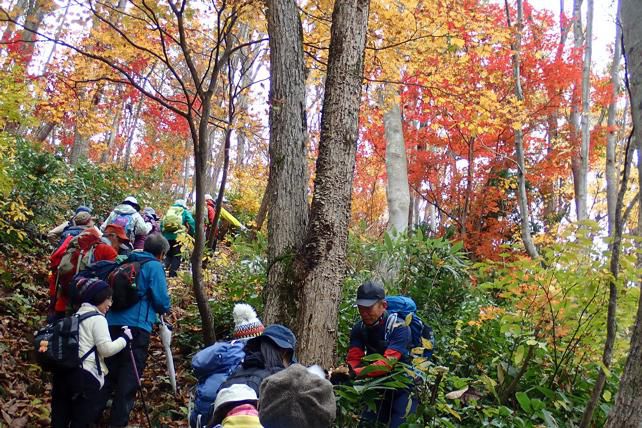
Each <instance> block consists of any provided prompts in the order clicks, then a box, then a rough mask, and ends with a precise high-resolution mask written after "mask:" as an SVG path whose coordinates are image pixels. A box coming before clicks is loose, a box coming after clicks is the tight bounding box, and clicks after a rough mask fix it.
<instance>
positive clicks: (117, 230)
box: [103, 224, 131, 256]
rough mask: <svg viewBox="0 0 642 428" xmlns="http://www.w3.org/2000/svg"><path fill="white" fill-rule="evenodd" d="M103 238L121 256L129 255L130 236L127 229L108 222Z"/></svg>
mask: <svg viewBox="0 0 642 428" xmlns="http://www.w3.org/2000/svg"><path fill="white" fill-rule="evenodd" d="M103 240H104V241H105V242H107V243H109V245H110V246H111V247H112V248H113V249H114V251H116V253H117V254H118V255H119V256H127V255H128V254H129V253H130V252H131V247H130V242H129V238H128V237H127V235H126V234H125V229H124V228H123V227H122V226H120V225H118V224H108V225H107V227H105V233H104V235H103Z"/></svg>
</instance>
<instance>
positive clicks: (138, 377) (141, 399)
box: [127, 344, 152, 428]
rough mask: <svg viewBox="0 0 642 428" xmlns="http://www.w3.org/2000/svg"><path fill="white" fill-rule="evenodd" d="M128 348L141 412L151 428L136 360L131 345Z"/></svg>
mask: <svg viewBox="0 0 642 428" xmlns="http://www.w3.org/2000/svg"><path fill="white" fill-rule="evenodd" d="M127 346H128V347H129V357H130V358H131V360H132V367H133V368H134V376H136V381H137V382H138V390H139V391H140V401H142V402H143V411H144V412H145V417H146V418H147V425H148V426H149V428H152V422H151V420H150V419H149V412H148V411H147V404H145V395H144V394H143V384H142V383H141V381H140V376H138V368H137V367H136V360H135V359H134V351H133V350H132V347H131V344H128V345H127Z"/></svg>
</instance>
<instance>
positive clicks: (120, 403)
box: [101, 326, 149, 427]
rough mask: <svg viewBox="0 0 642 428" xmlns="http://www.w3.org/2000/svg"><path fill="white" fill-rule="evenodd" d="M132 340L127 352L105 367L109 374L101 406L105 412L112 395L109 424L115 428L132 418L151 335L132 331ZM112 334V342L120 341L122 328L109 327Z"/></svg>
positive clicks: (140, 331) (111, 359)
mask: <svg viewBox="0 0 642 428" xmlns="http://www.w3.org/2000/svg"><path fill="white" fill-rule="evenodd" d="M130 329H131V332H132V336H133V339H132V341H131V342H130V343H129V345H127V347H126V348H125V349H123V350H122V351H120V352H119V353H118V354H116V355H114V356H112V357H110V358H107V359H106V360H105V363H106V364H107V368H108V369H109V373H108V374H107V376H106V377H105V386H104V387H103V388H102V390H101V404H102V407H101V408H104V407H105V405H106V403H107V400H109V398H110V397H111V396H112V394H113V400H112V405H111V413H110V417H109V424H110V425H111V426H115V427H124V426H127V423H128V422H129V414H130V413H131V411H132V409H133V408H134V399H135V398H136V392H137V391H138V378H140V377H141V376H142V375H143V370H144V369H145V363H146V361H147V351H148V349H149V333H148V332H147V331H145V330H142V329H140V328H136V327H130ZM109 333H110V334H111V338H112V340H115V339H116V338H118V337H120V336H121V334H122V329H121V327H120V326H110V327H109ZM130 346H131V352H132V353H133V354H134V360H135V361H136V368H137V369H138V373H137V374H138V376H136V373H135V372H134V367H133V366H132V361H131V354H130Z"/></svg>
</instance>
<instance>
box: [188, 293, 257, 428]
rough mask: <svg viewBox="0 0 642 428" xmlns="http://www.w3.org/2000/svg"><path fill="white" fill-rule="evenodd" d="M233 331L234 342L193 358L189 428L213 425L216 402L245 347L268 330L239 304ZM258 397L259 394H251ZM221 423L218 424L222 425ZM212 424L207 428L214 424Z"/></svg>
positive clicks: (211, 346)
mask: <svg viewBox="0 0 642 428" xmlns="http://www.w3.org/2000/svg"><path fill="white" fill-rule="evenodd" d="M232 317H233V318H234V330H233V332H232V341H231V342H228V341H219V342H216V343H215V344H213V345H210V346H208V347H207V348H205V349H203V350H201V351H199V352H197V353H196V355H194V358H192V368H193V369H194V374H195V375H196V377H197V378H198V384H197V385H196V393H195V397H194V408H193V410H192V412H191V414H190V426H191V427H192V428H197V427H198V428H200V427H201V426H205V424H206V423H207V422H208V421H210V419H211V417H212V411H213V407H212V405H213V404H214V400H216V399H217V397H218V395H217V393H218V391H219V388H220V386H221V384H222V383H223V382H225V380H227V378H228V377H229V376H230V375H231V374H232V373H234V372H235V371H236V369H237V368H238V367H239V366H240V364H241V362H242V361H243V358H244V357H245V352H244V350H243V349H244V347H245V343H246V342H247V341H248V340H249V339H251V338H254V337H258V336H260V335H261V334H262V333H263V331H264V330H265V327H264V326H263V323H261V320H259V318H258V317H257V316H256V312H255V311H254V308H252V306H250V305H248V304H246V303H237V304H235V305H234V310H233V311H232ZM252 392H253V393H254V396H255V397H256V392H254V390H252ZM219 422H220V419H219V420H217V422H215V423H219ZM215 423H214V422H210V423H209V424H207V426H211V425H213V424H215Z"/></svg>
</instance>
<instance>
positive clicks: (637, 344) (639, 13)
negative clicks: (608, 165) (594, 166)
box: [606, 0, 642, 428]
mask: <svg viewBox="0 0 642 428" xmlns="http://www.w3.org/2000/svg"><path fill="white" fill-rule="evenodd" d="M621 8H622V9H621V15H620V16H621V21H622V34H623V39H624V49H623V53H624V57H625V60H626V69H627V75H628V79H629V81H628V89H629V96H630V98H631V115H632V117H633V129H634V135H633V138H634V140H635V141H636V143H637V153H638V159H637V166H638V180H639V181H640V184H642V179H640V177H642V175H640V174H642V26H640V20H642V8H640V2H639V0H621ZM638 198H639V202H642V192H641V193H639V194H638ZM640 206H642V205H640ZM640 231H642V210H640V209H639V210H638V234H640ZM640 264H642V256H640V253H638V266H639V265H640ZM641 285H642V284H641ZM640 361H642V294H641V295H640V301H639V303H638V312H637V317H636V321H635V327H634V329H633V336H632V337H631V348H630V350H629V355H628V357H627V360H626V365H625V367H624V373H623V374H622V377H621V378H620V389H619V391H618V393H617V396H616V398H615V404H614V405H613V408H612V409H611V412H610V413H609V417H608V420H607V422H606V427H607V428H629V427H630V428H639V427H640V426H642V394H640V391H642V364H640Z"/></svg>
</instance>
